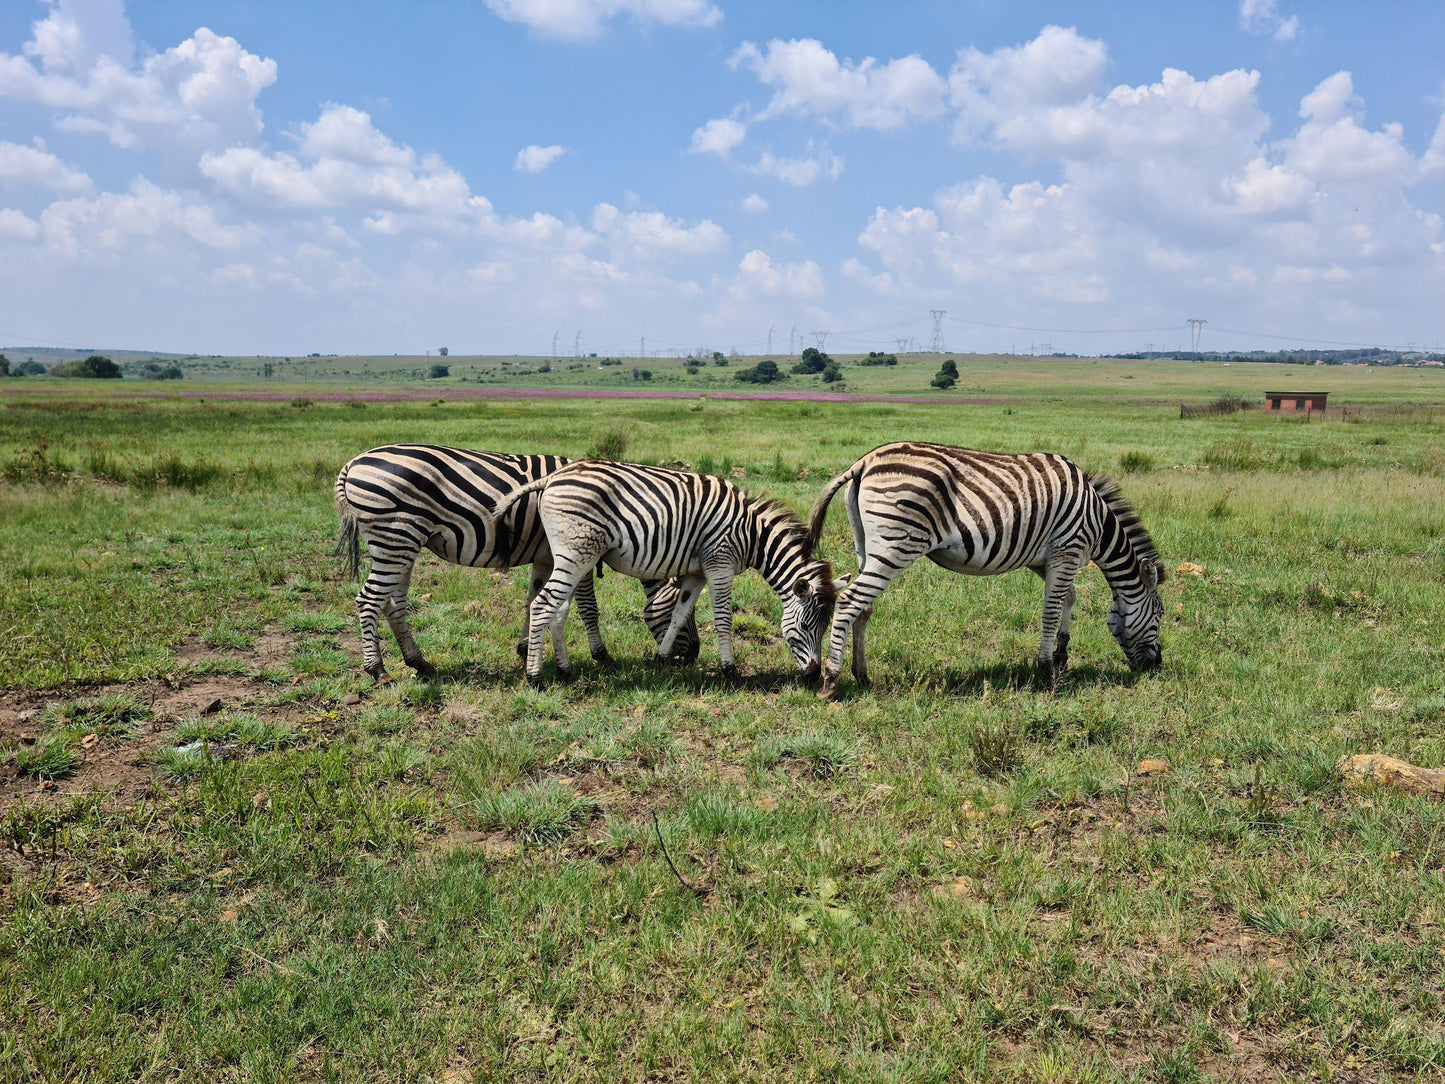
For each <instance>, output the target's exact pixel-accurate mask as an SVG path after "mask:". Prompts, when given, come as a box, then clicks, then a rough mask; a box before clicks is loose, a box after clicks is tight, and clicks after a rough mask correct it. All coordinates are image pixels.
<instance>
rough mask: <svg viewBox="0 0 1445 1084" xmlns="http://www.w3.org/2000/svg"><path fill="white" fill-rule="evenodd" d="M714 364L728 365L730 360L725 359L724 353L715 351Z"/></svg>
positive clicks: (713, 354)
mask: <svg viewBox="0 0 1445 1084" xmlns="http://www.w3.org/2000/svg"><path fill="white" fill-rule="evenodd" d="M712 363H713V364H714V365H726V364H727V363H728V359H727V358H725V357H723V352H722V351H721V350H714V351H713V352H712Z"/></svg>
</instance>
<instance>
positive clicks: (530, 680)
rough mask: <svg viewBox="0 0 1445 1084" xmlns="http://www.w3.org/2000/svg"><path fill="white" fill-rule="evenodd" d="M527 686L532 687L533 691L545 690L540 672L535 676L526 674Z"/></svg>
mask: <svg viewBox="0 0 1445 1084" xmlns="http://www.w3.org/2000/svg"><path fill="white" fill-rule="evenodd" d="M527 684H528V685H530V686H532V688H534V689H545V688H546V687H547V683H546V682H545V681H543V680H542V674H541V672H540V671H538V672H537V673H535V674H528V675H527Z"/></svg>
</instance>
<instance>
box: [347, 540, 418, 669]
mask: <svg viewBox="0 0 1445 1084" xmlns="http://www.w3.org/2000/svg"><path fill="white" fill-rule="evenodd" d="M361 534H362V537H363V538H364V539H365V540H366V548H367V551H368V552H369V553H370V554H371V570H370V571H369V572H368V573H367V575H366V582H365V583H363V584H362V585H361V590H360V591H359V592H357V595H356V615H357V618H358V620H359V622H360V625H361V658H362V667H363V668H364V669H365V670H366V672H367V673H368V674H370V675H371V676H372V677H373V678H374V679H375V680H376V681H377V682H378V683H380V682H383V681H386V680H387V675H386V663H385V661H384V660H383V658H382V654H381V639H380V637H379V636H378V635H377V625H378V624H379V620H380V618H381V616H382V615H383V614H385V615H386V619H387V624H388V625H390V626H391V629H392V633H393V634H394V635H397V642H398V643H399V644H402V651H403V653H405V651H406V645H405V643H403V641H402V639H401V636H400V635H399V634H397V631H396V629H397V626H396V622H395V621H394V620H393V616H392V609H393V600H394V599H395V598H396V596H397V592H398V591H399V592H400V595H401V600H402V603H403V605H404V604H405V602H406V592H407V589H408V586H409V585H410V583H411V570H412V568H413V566H414V565H415V564H416V556H417V553H418V551H419V550H420V549H421V543H420V542H418V541H417V540H416V539H415V537H414V536H413V534H412V533H410V532H408V531H407V530H405V529H404V528H397V527H394V526H393V527H390V529H388V530H386V531H384V532H383V531H377V530H375V529H372V530H368V529H367V528H365V527H363V528H362V531H361ZM402 627H403V629H404V630H405V632H406V638H407V641H409V642H411V646H412V650H413V652H414V653H415V655H416V656H417V657H420V654H421V652H420V651H417V650H416V644H415V642H414V641H411V630H410V629H409V628H407V627H406V624H405V620H404V619H403V622H402ZM407 661H408V662H410V659H408V660H407Z"/></svg>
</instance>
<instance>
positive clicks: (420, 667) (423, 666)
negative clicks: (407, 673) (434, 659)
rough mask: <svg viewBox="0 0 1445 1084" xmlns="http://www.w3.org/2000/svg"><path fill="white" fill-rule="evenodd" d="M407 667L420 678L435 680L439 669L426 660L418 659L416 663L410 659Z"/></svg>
mask: <svg viewBox="0 0 1445 1084" xmlns="http://www.w3.org/2000/svg"><path fill="white" fill-rule="evenodd" d="M407 665H408V666H410V667H411V668H412V669H413V670H415V671H416V676H417V677H419V678H434V677H436V676H437V668H436V667H435V666H433V665H432V664H431V663H429V662H427V661H426V660H425V659H417V660H416V661H415V662H412V661H411V660H410V659H408V660H407Z"/></svg>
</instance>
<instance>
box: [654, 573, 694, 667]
mask: <svg viewBox="0 0 1445 1084" xmlns="http://www.w3.org/2000/svg"><path fill="white" fill-rule="evenodd" d="M705 583H707V580H705V579H704V578H703V577H701V576H682V577H679V578H678V580H677V601H676V602H674V603H673V605H672V620H671V621H669V622H668V624H667V631H666V632H665V633H663V634H662V642H661V643H659V644H658V645H657V656H656V658H657V661H658V662H667V661H668V660H669V659H671V658H672V645H673V644H674V643H676V642H677V636H678V633H679V632H681V631H682V629H683V628H684V627H687V626H689V625H690V624H691V622H692V611H693V607H695V606H696V605H697V598H698V596H699V595H700V594H702V588H703V585H704V584H705ZM691 627H693V628H696V627H697V626H696V625H692V626H691Z"/></svg>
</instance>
